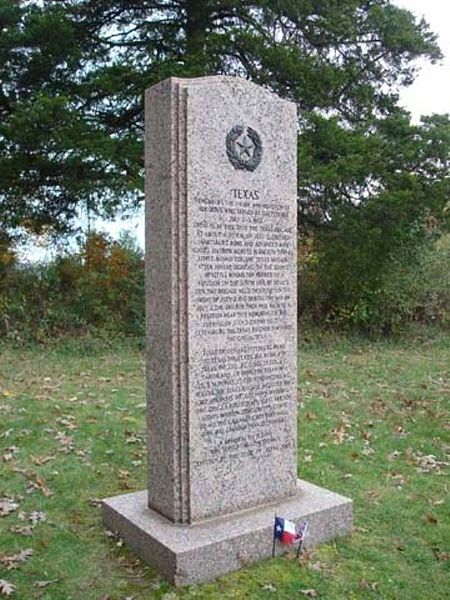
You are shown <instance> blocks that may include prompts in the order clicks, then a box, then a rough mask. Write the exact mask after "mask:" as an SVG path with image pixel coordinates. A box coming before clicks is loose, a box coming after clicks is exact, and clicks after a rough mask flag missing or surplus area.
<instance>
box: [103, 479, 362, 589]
mask: <svg viewBox="0 0 450 600" xmlns="http://www.w3.org/2000/svg"><path fill="white" fill-rule="evenodd" d="M297 484H298V492H297V494H296V495H295V496H293V497H292V498H289V499H287V500H284V501H280V502H275V503H272V504H266V505H264V506H261V507H258V508H255V509H250V510H245V511H242V512H239V513H233V514H231V515H226V516H223V517H219V518H216V519H208V520H205V521H202V522H200V523H195V524H194V525H178V524H174V523H172V522H171V521H168V520H167V519H166V518H165V517H163V516H161V515H160V514H158V513H157V512H155V511H153V510H151V509H150V508H148V506H147V491H142V492H135V493H132V494H124V495H121V496H115V497H113V498H107V499H106V500H104V501H103V503H102V513H103V523H104V525H105V527H106V528H107V529H110V530H111V531H113V532H115V533H117V534H118V535H119V536H120V537H121V538H122V539H123V540H124V541H125V543H126V544H127V545H128V546H130V547H131V548H132V549H133V551H134V552H135V553H136V554H137V555H138V556H139V557H140V558H141V559H142V560H143V561H145V562H146V563H148V564H150V565H152V566H153V567H155V568H156V569H157V570H158V571H159V572H160V573H161V574H162V575H163V576H164V577H165V578H166V579H167V580H168V581H170V582H171V583H174V584H175V585H187V584H191V583H200V582H203V581H209V580H211V579H214V578H216V577H219V576H220V575H223V574H224V573H228V572H230V571H235V570H237V569H241V568H243V567H245V566H247V565H249V564H251V563H253V562H257V561H260V560H262V559H265V558H268V557H270V556H272V541H273V527H274V515H275V513H276V514H277V515H278V516H280V517H284V518H287V519H290V520H292V521H295V522H296V523H297V524H298V523H299V522H300V521H301V520H306V521H308V535H307V538H306V540H305V547H308V548H310V547H311V546H314V545H316V544H319V543H321V542H326V541H328V540H331V539H333V538H335V537H337V536H341V535H344V534H348V533H349V532H350V531H351V529H352V525H353V509H352V501H351V500H350V499H348V498H345V497H344V496H340V495H338V494H335V493H333V492H330V491H328V490H325V489H323V488H320V487H318V486H316V485H313V484H312V483H308V482H306V481H302V480H298V482H297ZM291 548H292V547H291V546H285V545H282V544H280V543H279V542H278V541H277V542H276V544H275V552H276V554H277V555H278V554H282V553H283V552H286V551H288V550H289V549H291Z"/></svg>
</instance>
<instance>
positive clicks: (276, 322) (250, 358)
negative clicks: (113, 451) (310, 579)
mask: <svg viewBox="0 0 450 600" xmlns="http://www.w3.org/2000/svg"><path fill="white" fill-rule="evenodd" d="M296 156H297V117H296V107H295V105H294V104H292V103H290V102H287V101H285V100H282V99H280V98H278V97H277V96H276V95H274V94H272V93H270V92H268V91H267V90H265V89H263V88H261V87H259V86H256V85H254V84H252V83H249V82H247V81H244V80H241V79H237V78H231V77H206V78H200V79H193V80H188V79H186V80H181V79H169V80H166V81H163V82H162V83H160V84H158V85H156V86H154V87H153V88H151V89H150V90H148V92H147V97H146V185H147V194H146V197H147V205H146V206H147V211H146V281H147V290H146V298H147V300H146V302H147V350H148V356H147V385H148V388H147V399H148V437H149V442H148V465H149V489H148V496H147V501H145V496H146V494H143V493H141V494H132V495H127V496H121V497H118V498H116V499H109V500H107V501H105V503H104V505H103V515H104V522H105V524H106V526H107V527H109V528H110V529H113V530H115V531H117V532H118V533H120V534H121V535H122V536H123V537H124V538H125V540H126V541H127V542H128V543H129V544H130V545H131V546H132V547H133V548H134V549H135V550H136V552H137V553H138V554H139V555H140V556H142V557H143V558H144V559H145V560H147V561H148V562H150V563H152V564H155V566H156V567H157V568H158V569H160V570H161V572H162V573H164V574H165V576H166V577H167V578H168V579H170V580H172V581H174V582H175V583H180V584H181V583H189V582H192V581H201V580H204V579H210V578H212V577H215V576H216V575H219V574H221V573H224V572H226V571H229V570H232V569H236V568H239V566H240V565H241V564H243V562H251V561H253V560H258V559H260V558H263V557H265V556H268V553H269V554H270V552H271V535H272V533H271V532H272V531H273V529H272V528H273V515H274V508H276V511H277V514H279V515H280V516H283V517H286V518H292V519H293V520H297V519H299V518H301V517H305V516H308V519H309V520H311V524H310V525H311V527H310V530H311V533H310V538H309V542H310V544H311V543H314V541H316V542H317V541H323V540H325V539H330V538H331V537H334V536H335V535H338V534H342V533H344V532H345V531H348V529H349V527H350V526H351V503H350V501H349V500H346V499H343V498H341V497H338V496H336V495H334V494H330V493H329V492H326V491H325V490H319V489H318V488H316V487H314V486H311V485H310V484H306V483H305V482H302V483H301V485H300V491H299V489H298V484H297V329H296V321H297V282H296V269H297V261H296V239H297V203H296V194H297V167H296ZM328 513H329V514H328ZM327 514H328V516H327ZM240 531H241V532H240ZM227 532H228V533H227ZM208 549H209V550H210V552H209V551H208ZM209 555H211V556H209ZM208 556H209V557H208ZM207 557H208V558H207ZM239 557H241V558H239Z"/></svg>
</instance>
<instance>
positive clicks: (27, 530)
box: [10, 525, 34, 537]
mask: <svg viewBox="0 0 450 600" xmlns="http://www.w3.org/2000/svg"><path fill="white" fill-rule="evenodd" d="M10 531H11V533H16V534H17V535H23V536H24V537H30V536H32V535H33V531H34V527H32V526H31V525H17V526H16V527H11V528H10Z"/></svg>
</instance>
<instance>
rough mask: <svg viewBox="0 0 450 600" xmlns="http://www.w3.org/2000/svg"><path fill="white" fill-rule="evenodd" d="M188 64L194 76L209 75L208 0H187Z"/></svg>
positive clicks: (209, 11)
mask: <svg viewBox="0 0 450 600" xmlns="http://www.w3.org/2000/svg"><path fill="white" fill-rule="evenodd" d="M185 10H186V59H185V62H186V66H187V67H188V68H189V71H190V74H191V75H192V76H200V75H208V74H209V69H208V57H207V55H206V51H205V48H206V36H207V32H208V26H209V24H210V16H211V9H210V6H209V2H208V1H207V0H186V1H185Z"/></svg>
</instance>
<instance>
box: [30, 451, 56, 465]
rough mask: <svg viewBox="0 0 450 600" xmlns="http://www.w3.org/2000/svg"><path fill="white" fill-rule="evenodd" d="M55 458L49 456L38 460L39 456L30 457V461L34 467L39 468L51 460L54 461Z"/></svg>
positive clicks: (51, 455) (52, 455)
mask: <svg viewBox="0 0 450 600" xmlns="http://www.w3.org/2000/svg"><path fill="white" fill-rule="evenodd" d="M55 458H56V456H55V455H54V454H50V455H49V456H43V457H42V458H40V457H39V456H32V457H31V460H32V462H33V463H34V464H35V465H37V466H38V467H41V466H42V465H45V464H47V463H48V462H50V461H51V460H55Z"/></svg>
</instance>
